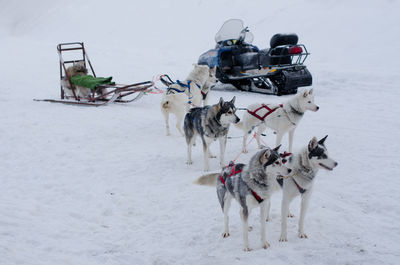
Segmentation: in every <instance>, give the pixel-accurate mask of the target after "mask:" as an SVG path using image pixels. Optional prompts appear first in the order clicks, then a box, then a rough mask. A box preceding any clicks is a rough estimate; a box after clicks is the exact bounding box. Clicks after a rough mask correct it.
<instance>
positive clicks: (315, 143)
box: [308, 136, 318, 151]
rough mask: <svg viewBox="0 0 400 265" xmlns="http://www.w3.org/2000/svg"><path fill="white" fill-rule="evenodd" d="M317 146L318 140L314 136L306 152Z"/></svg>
mask: <svg viewBox="0 0 400 265" xmlns="http://www.w3.org/2000/svg"><path fill="white" fill-rule="evenodd" d="M317 146H318V140H317V138H316V137H315V136H314V137H313V138H312V139H311V141H310V142H309V143H308V151H311V150H314V149H315V148H316V147H317Z"/></svg>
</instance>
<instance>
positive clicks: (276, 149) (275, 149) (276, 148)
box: [274, 144, 281, 152]
mask: <svg viewBox="0 0 400 265" xmlns="http://www.w3.org/2000/svg"><path fill="white" fill-rule="evenodd" d="M280 147H281V144H280V145H278V146H277V147H275V148H274V151H276V152H278V150H279V148H280Z"/></svg>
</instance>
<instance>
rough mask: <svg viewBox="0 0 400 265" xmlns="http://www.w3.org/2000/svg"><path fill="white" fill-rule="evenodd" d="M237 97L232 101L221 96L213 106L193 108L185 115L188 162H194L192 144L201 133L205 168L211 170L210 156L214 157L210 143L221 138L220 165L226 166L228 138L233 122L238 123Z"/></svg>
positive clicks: (184, 127)
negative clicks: (225, 156) (225, 157)
mask: <svg viewBox="0 0 400 265" xmlns="http://www.w3.org/2000/svg"><path fill="white" fill-rule="evenodd" d="M235 112H236V107H235V97H233V99H232V100H231V101H226V102H225V101H224V100H223V99H222V98H220V100H219V103H217V104H215V105H212V106H205V107H201V108H192V109H190V111H189V112H188V113H187V114H186V116H185V121H184V125H183V129H184V131H185V138H186V143H187V164H189V165H190V164H192V163H193V161H192V146H193V145H194V144H195V141H196V136H197V135H199V136H200V138H201V140H202V142H203V152H204V170H205V171H208V170H209V165H208V158H209V157H212V155H211V153H210V148H209V145H210V144H211V142H212V141H214V140H217V139H218V140H219V146H220V165H221V167H223V166H224V155H225V148H226V139H227V136H228V131H229V126H230V124H231V123H238V122H239V120H240V119H239V118H238V116H236V114H235Z"/></svg>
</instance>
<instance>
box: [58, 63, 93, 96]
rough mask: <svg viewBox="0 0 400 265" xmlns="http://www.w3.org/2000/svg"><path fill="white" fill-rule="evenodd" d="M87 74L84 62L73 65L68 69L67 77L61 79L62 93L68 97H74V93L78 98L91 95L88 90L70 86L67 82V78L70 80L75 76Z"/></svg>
mask: <svg viewBox="0 0 400 265" xmlns="http://www.w3.org/2000/svg"><path fill="white" fill-rule="evenodd" d="M87 74H88V70H87V69H86V67H85V64H84V62H82V61H81V62H77V63H74V65H72V66H70V67H68V68H67V75H66V76H64V77H63V78H62V79H61V86H62V88H63V90H64V93H65V94H66V95H67V96H69V97H74V92H75V95H76V96H77V97H78V98H87V97H89V96H90V93H91V91H90V88H87V87H81V86H75V85H73V84H71V83H70V82H69V80H68V78H71V77H73V76H76V75H87ZM67 76H68V77H67Z"/></svg>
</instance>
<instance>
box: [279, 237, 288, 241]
mask: <svg viewBox="0 0 400 265" xmlns="http://www.w3.org/2000/svg"><path fill="white" fill-rule="evenodd" d="M279 242H287V236H281V238H280V239H279Z"/></svg>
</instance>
